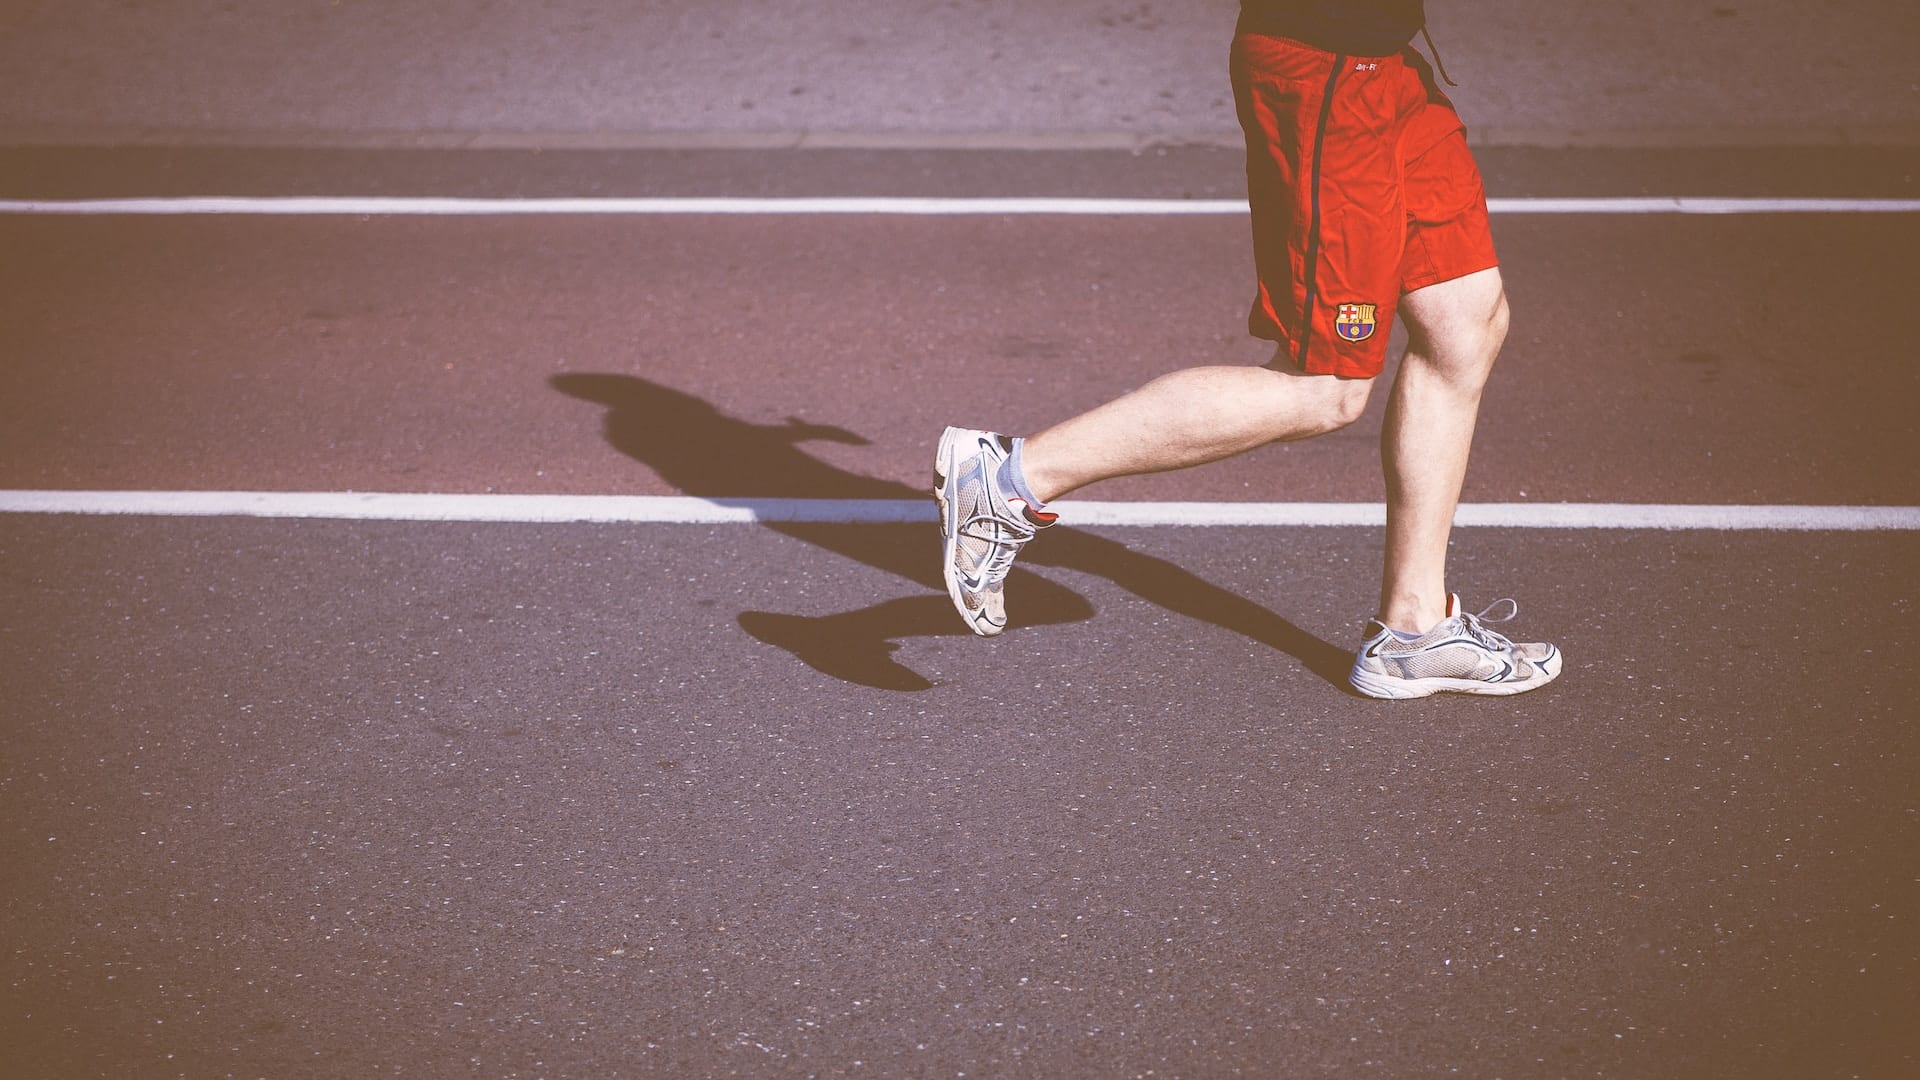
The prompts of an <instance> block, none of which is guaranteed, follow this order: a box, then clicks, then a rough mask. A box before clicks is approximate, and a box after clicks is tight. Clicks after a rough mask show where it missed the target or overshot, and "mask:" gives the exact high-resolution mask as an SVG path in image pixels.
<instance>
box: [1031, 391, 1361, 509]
mask: <svg viewBox="0 0 1920 1080" xmlns="http://www.w3.org/2000/svg"><path fill="white" fill-rule="evenodd" d="M1372 387H1373V383H1372V381H1371V380H1367V379H1343V378H1338V377H1336V376H1332V375H1302V374H1300V373H1299V372H1297V371H1295V370H1293V369H1292V367H1291V366H1290V365H1289V363H1288V361H1287V360H1286V358H1285V357H1284V356H1281V357H1276V358H1275V361H1274V363H1273V364H1271V365H1269V366H1267V367H1262V368H1256V367H1197V368H1188V369H1186V370H1184V371H1176V372H1173V373H1171V374H1168V375H1163V376H1161V377H1160V378H1158V379H1155V380H1154V381H1152V382H1150V383H1148V384H1146V385H1145V386H1142V387H1140V388H1139V389H1138V390H1135V391H1133V392H1132V393H1129V394H1127V395H1125V396H1123V397H1120V398H1118V399H1116V400H1114V401H1110V402H1108V403H1107V404H1105V405H1102V406H1099V407H1098V408H1095V409H1093V410H1092V411H1090V412H1086V413H1082V414H1081V415H1079V416H1076V417H1074V418H1072V419H1070V420H1066V421H1064V422H1062V423H1059V424H1056V425H1054V426H1053V427H1050V428H1048V429H1046V430H1045V431H1042V432H1040V433H1039V434H1037V435H1034V436H1031V437H1029V438H1028V439H1027V441H1026V445H1025V446H1024V447H1023V448H1022V450H1021V455H1022V461H1021V465H1022V470H1023V472H1024V473H1025V475H1026V481H1027V485H1028V486H1029V487H1030V488H1031V489H1032V490H1033V493H1034V494H1035V495H1037V496H1038V497H1039V498H1040V499H1041V501H1042V502H1050V501H1052V500H1054V499H1056V498H1059V497H1060V496H1062V495H1064V494H1066V493H1067V492H1070V491H1074V490H1077V489H1079V488H1082V487H1085V486H1086V485H1088V484H1091V483H1093V482H1094V481H1096V480H1107V479H1111V478H1113V477H1118V476H1133V475H1136V474H1139V473H1149V472H1165V471H1167V470H1170V469H1184V468H1187V467H1188V466H1191V465H1201V464H1205V463H1206V462H1209V461H1219V460H1221V459H1222V458H1228V457H1232V456H1233V455H1235V454H1239V453H1243V452H1245V451H1247V450H1251V449H1253V448H1255V447H1257V446H1264V445H1266V444H1267V443H1270V442H1280V441H1285V440H1290V439H1304V438H1307V437H1310V436H1313V435H1320V434H1323V433H1325V432H1329V431H1333V430H1335V429H1338V428H1341V427H1344V426H1346V425H1347V424H1350V423H1352V422H1353V421H1354V420H1355V419H1356V418H1358V417H1359V415H1360V413H1361V410H1363V409H1364V408H1365V407H1366V404H1367V395H1368V392H1369V391H1370V390H1371V389H1372Z"/></svg>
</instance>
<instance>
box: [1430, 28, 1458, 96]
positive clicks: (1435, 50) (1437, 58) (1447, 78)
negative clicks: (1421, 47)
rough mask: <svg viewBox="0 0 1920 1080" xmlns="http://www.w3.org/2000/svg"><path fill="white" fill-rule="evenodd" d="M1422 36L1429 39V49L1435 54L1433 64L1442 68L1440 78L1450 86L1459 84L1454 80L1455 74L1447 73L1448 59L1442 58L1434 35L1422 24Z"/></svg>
mask: <svg viewBox="0 0 1920 1080" xmlns="http://www.w3.org/2000/svg"><path fill="white" fill-rule="evenodd" d="M1420 36H1421V37H1423V38H1425V39H1426V41H1427V51H1428V52H1430V53H1432V54H1433V66H1434V67H1437V68H1439V69H1440V78H1441V79H1442V80H1443V81H1445V82H1446V84H1447V85H1448V86H1459V85H1460V84H1459V83H1457V82H1454V81H1453V76H1451V75H1449V74H1447V64H1446V61H1444V60H1442V59H1440V49H1439V48H1438V47H1437V46H1435V45H1434V43H1433V35H1432V34H1429V33H1427V28H1426V27H1424V26H1422V27H1421V28H1420Z"/></svg>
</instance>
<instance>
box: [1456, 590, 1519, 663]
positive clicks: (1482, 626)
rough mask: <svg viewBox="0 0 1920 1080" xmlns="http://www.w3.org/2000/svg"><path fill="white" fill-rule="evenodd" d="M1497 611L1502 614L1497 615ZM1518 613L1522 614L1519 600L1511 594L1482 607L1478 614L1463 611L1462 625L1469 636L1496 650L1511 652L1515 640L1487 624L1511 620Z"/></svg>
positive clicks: (1461, 614) (1461, 615) (1461, 616)
mask: <svg viewBox="0 0 1920 1080" xmlns="http://www.w3.org/2000/svg"><path fill="white" fill-rule="evenodd" d="M1495 611H1499V612H1501V614H1498V615H1496V614H1494V612H1495ZM1518 614H1520V604H1519V602H1518V601H1516V600H1514V599H1513V598H1512V597H1510V596H1509V597H1502V598H1500V599H1498V600H1495V601H1494V602H1493V603H1491V604H1488V605H1487V606H1486V607H1485V608H1483V609H1481V611H1480V613H1479V614H1477V615H1469V614H1467V613H1466V612H1461V613H1460V625H1461V626H1463V627H1465V628H1466V631H1467V636H1469V637H1471V638H1473V640H1475V641H1477V642H1479V643H1480V644H1482V645H1485V646H1486V647H1487V648H1489V649H1492V650H1493V651H1495V652H1511V651H1512V650H1513V642H1512V641H1511V640H1510V639H1509V638H1507V636H1506V635H1504V634H1502V633H1500V632H1499V631H1498V630H1494V629H1492V628H1491V627H1488V626H1487V625H1486V624H1487V623H1503V622H1511V621H1513V618H1514V616H1516V615H1518Z"/></svg>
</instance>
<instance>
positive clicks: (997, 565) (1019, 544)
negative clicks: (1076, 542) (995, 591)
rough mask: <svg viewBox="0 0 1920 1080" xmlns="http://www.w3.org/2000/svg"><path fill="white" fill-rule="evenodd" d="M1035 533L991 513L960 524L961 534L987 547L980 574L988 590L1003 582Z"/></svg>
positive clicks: (1030, 527) (1008, 519)
mask: <svg viewBox="0 0 1920 1080" xmlns="http://www.w3.org/2000/svg"><path fill="white" fill-rule="evenodd" d="M1008 509H1009V510H1011V509H1012V508H1011V507H1009V508H1008ZM982 526H984V528H982ZM1036 531H1037V530H1036V529H1034V528H1033V527H1032V526H1030V525H1027V524H1026V523H1025V522H1023V521H1019V520H1017V519H1015V518H1010V517H1002V516H1000V515H999V514H995V513H993V512H991V511H986V512H983V513H976V514H974V515H973V516H971V517H969V518H967V520H966V521H964V522H962V523H961V525H960V535H962V536H964V537H966V538H967V539H969V540H977V541H979V542H981V543H983V544H986V545H987V550H986V555H987V557H986V563H985V565H984V566H983V567H982V568H981V572H980V573H981V577H982V579H983V580H984V581H985V582H986V584H987V585H988V586H989V587H991V586H994V585H997V584H999V583H1000V582H1001V581H1004V580H1005V579H1006V576H1007V572H1008V571H1010V570H1012V569H1013V560H1014V557H1015V556H1017V555H1019V554H1020V549H1021V548H1023V547H1026V546H1027V541H1029V540H1031V539H1033V534H1034V533H1035V532H1036Z"/></svg>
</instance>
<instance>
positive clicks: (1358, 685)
mask: <svg viewBox="0 0 1920 1080" xmlns="http://www.w3.org/2000/svg"><path fill="white" fill-rule="evenodd" d="M1534 670H1536V671H1537V672H1539V675H1537V676H1536V677H1534V678H1531V679H1525V680H1522V681H1520V682H1497V683H1496V682H1484V681H1482V680H1479V679H1396V678H1394V677H1393V676H1391V675H1383V674H1381V673H1379V672H1375V671H1369V670H1367V669H1366V668H1363V667H1361V666H1360V665H1359V664H1355V665H1354V666H1353V671H1352V673H1351V674H1349V675H1348V676H1347V682H1348V683H1349V684H1351V685H1352V687H1353V688H1354V689H1355V690H1357V691H1359V692H1360V693H1362V694H1365V695H1366V696H1368V697H1370V698H1379V699H1381V700H1384V701H1406V700H1409V699H1411V698H1423V697H1432V696H1433V695H1435V694H1477V695H1480V696H1483V697H1511V696H1512V695H1514V694H1524V693H1526V692H1527V691H1529V690H1538V689H1540V688H1541V687H1543V686H1545V685H1547V684H1548V683H1550V682H1552V681H1553V680H1555V679H1557V678H1559V677H1560V650H1559V649H1555V650H1553V655H1552V656H1549V657H1547V658H1546V659H1544V660H1542V661H1540V662H1539V664H1537V665H1536V666H1535V669H1534Z"/></svg>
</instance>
